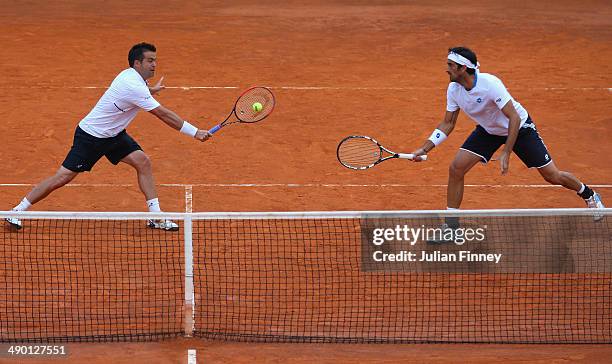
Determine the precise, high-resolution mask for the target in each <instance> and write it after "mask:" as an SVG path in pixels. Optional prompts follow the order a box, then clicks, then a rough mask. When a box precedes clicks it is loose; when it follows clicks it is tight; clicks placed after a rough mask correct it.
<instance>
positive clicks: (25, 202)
mask: <svg viewBox="0 0 612 364" xmlns="http://www.w3.org/2000/svg"><path fill="white" fill-rule="evenodd" d="M31 206H32V204H31V203H30V201H28V199H27V198H25V197H24V198H23V200H21V202H20V203H19V205H17V206H15V207H13V211H26V210H27V209H29V208H30V207H31Z"/></svg>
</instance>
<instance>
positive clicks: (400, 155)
mask: <svg viewBox="0 0 612 364" xmlns="http://www.w3.org/2000/svg"><path fill="white" fill-rule="evenodd" d="M397 156H398V158H402V159H410V160H414V157H415V155H414V154H412V153H398V154H397ZM419 157H421V160H424V161H426V160H427V154H423V155H421V156H419Z"/></svg>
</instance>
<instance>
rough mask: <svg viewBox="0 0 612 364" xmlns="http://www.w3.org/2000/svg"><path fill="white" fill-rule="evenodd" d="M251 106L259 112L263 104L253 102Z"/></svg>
mask: <svg viewBox="0 0 612 364" xmlns="http://www.w3.org/2000/svg"><path fill="white" fill-rule="evenodd" d="M251 107H252V108H253V111H255V112H260V111H261V110H262V109H263V105H262V104H261V103H260V102H256V103H254V104H253V105H252V106H251Z"/></svg>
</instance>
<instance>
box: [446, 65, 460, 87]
mask: <svg viewBox="0 0 612 364" xmlns="http://www.w3.org/2000/svg"><path fill="white" fill-rule="evenodd" d="M461 71H462V67H461V66H459V65H458V64H457V63H455V62H453V61H446V73H448V76H449V78H450V82H457V81H458V80H459V77H460V75H461Z"/></svg>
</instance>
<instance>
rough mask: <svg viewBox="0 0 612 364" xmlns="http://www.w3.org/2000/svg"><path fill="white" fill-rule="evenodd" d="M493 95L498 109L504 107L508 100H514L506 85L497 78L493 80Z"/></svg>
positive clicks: (491, 89) (491, 90)
mask: <svg viewBox="0 0 612 364" xmlns="http://www.w3.org/2000/svg"><path fill="white" fill-rule="evenodd" d="M490 92H491V97H492V98H493V100H494V101H495V105H496V106H497V108H498V109H500V110H501V109H502V108H503V107H504V106H506V104H507V103H508V101H510V100H512V96H511V95H510V93H509V92H508V90H507V89H506V86H504V84H503V83H502V82H501V80H500V79H498V78H495V81H494V82H491V88H490Z"/></svg>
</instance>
